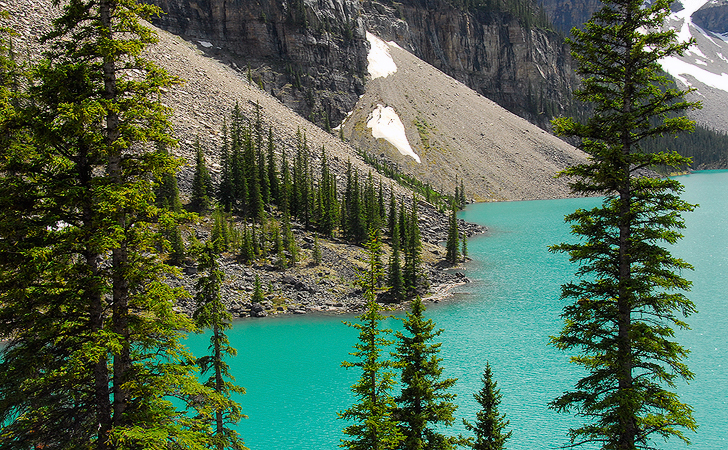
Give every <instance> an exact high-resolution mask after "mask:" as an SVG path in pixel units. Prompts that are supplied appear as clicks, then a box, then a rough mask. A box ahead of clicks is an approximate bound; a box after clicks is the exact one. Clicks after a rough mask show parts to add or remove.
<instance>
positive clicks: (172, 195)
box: [154, 146, 182, 213]
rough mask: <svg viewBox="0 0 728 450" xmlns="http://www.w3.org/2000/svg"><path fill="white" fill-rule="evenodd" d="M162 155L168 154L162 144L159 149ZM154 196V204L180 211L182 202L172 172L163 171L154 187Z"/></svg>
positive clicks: (176, 211)
mask: <svg viewBox="0 0 728 450" xmlns="http://www.w3.org/2000/svg"><path fill="white" fill-rule="evenodd" d="M159 152H160V153H162V155H164V156H163V157H166V156H167V155H168V152H167V149H166V147H164V146H162V147H161V149H160V150H159ZM154 197H155V199H156V205H157V207H158V208H161V209H168V210H170V211H172V212H175V213H179V212H181V211H182V202H181V201H180V198H179V187H178V186H177V177H176V176H175V174H174V173H172V172H165V173H164V174H163V175H162V176H161V178H160V179H159V180H158V181H157V184H156V187H155V189H154Z"/></svg>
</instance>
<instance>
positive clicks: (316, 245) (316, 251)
mask: <svg viewBox="0 0 728 450" xmlns="http://www.w3.org/2000/svg"><path fill="white" fill-rule="evenodd" d="M312 257H313V263H314V264H315V265H317V266H318V265H319V264H321V261H322V258H323V256H322V254H321V242H320V241H319V238H318V236H314V237H313V254H312Z"/></svg>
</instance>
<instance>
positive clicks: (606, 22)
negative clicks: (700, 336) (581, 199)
mask: <svg viewBox="0 0 728 450" xmlns="http://www.w3.org/2000/svg"><path fill="white" fill-rule="evenodd" d="M669 13H670V2H669V1H667V0H658V1H655V2H652V3H651V4H649V5H645V4H644V3H640V2H632V1H629V2H628V1H625V0H615V1H610V2H605V3H604V7H603V8H602V9H601V10H600V11H598V12H596V13H595V14H594V15H593V17H592V19H591V20H590V21H589V22H588V23H587V24H586V25H585V27H584V28H583V29H581V30H579V29H574V30H573V34H574V38H573V39H571V40H570V44H571V48H572V54H573V56H574V58H575V60H576V61H577V62H578V69H577V70H578V73H579V74H581V75H582V77H583V88H582V89H581V90H580V91H579V92H578V93H577V97H578V98H579V99H580V100H582V101H588V102H592V103H593V104H594V113H593V116H592V117H590V118H588V119H587V120H586V122H585V123H579V122H576V121H575V120H573V119H570V118H560V119H558V120H556V121H554V125H555V131H556V132H557V134H560V135H564V136H574V137H578V138H580V139H581V148H582V149H583V150H584V151H585V152H586V153H587V154H588V155H589V159H588V161H587V162H586V163H584V164H581V165H578V166H574V167H571V168H568V169H566V170H565V171H564V172H563V173H562V176H568V177H571V182H570V186H571V188H572V190H573V191H574V192H575V193H577V194H580V195H590V196H594V195H599V196H602V202H601V205H600V206H597V207H595V208H592V209H589V210H582V209H579V210H577V211H575V212H574V213H572V214H569V215H567V216H566V220H567V221H569V222H572V224H573V225H572V232H573V233H574V234H576V235H578V236H579V237H580V242H579V243H577V244H566V243H564V244H560V245H557V246H554V247H553V248H552V250H553V251H562V252H566V253H568V254H569V256H570V258H571V261H573V262H575V263H578V264H579V269H578V271H577V276H578V279H579V281H576V282H571V283H567V284H565V285H563V286H562V298H564V299H573V300H574V303H573V304H572V305H569V306H566V307H565V308H564V312H563V314H562V316H563V317H564V320H565V324H564V328H563V330H562V331H561V333H560V334H559V335H558V336H556V337H554V338H552V342H553V343H554V344H555V345H556V346H557V347H558V348H559V349H562V350H577V351H580V352H581V353H580V354H579V355H578V356H573V357H572V361H574V362H575V363H576V364H578V365H580V366H582V367H583V368H584V369H585V370H586V371H587V374H586V375H585V376H584V377H583V378H582V379H581V380H579V381H578V382H577V384H576V386H575V388H574V389H573V390H572V391H569V392H566V393H565V394H563V395H562V396H560V397H559V398H557V399H556V400H554V401H553V402H552V404H551V406H552V407H553V408H554V409H556V410H558V411H563V412H569V411H575V412H576V413H577V414H578V415H579V416H580V417H583V418H584V419H585V421H586V423H584V424H583V425H582V426H580V427H578V428H575V429H572V430H571V431H570V439H571V442H572V443H582V442H595V443H597V444H599V445H600V446H601V448H604V449H607V448H609V449H636V448H648V447H650V448H651V447H652V446H653V444H652V439H654V438H656V437H664V438H668V437H671V436H676V437H678V438H680V439H683V440H686V441H687V440H688V439H687V437H686V436H685V435H684V434H683V429H687V430H695V428H696V424H695V420H694V419H693V417H692V412H691V408H690V407H689V406H688V405H686V404H684V403H682V402H680V401H679V399H678V397H677V395H676V394H675V393H674V392H670V391H669V390H667V389H666V388H665V385H666V386H667V387H673V386H674V383H675V381H676V380H680V379H683V380H690V379H691V378H692V376H693V374H692V373H691V372H690V370H689V369H688V367H687V365H686V364H685V363H684V362H683V360H684V358H685V357H686V355H687V353H688V351H687V350H686V349H685V348H684V347H682V346H681V345H680V344H678V343H677V342H675V341H674V339H673V334H674V331H673V329H672V327H673V326H674V327H677V328H687V324H686V323H685V322H684V320H683V317H685V316H687V315H689V314H691V313H693V312H694V311H695V306H694V305H693V303H692V302H691V301H690V300H689V299H687V298H686V297H685V295H684V293H683V292H684V291H686V290H688V289H689V288H690V282H689V281H687V280H686V279H684V278H683V277H682V276H681V274H680V272H681V271H682V270H684V269H689V268H690V265H689V264H688V263H686V262H685V261H683V260H681V259H679V258H675V257H673V256H672V255H671V254H670V252H669V251H668V250H667V249H666V248H665V247H663V245H667V244H674V243H675V242H676V241H677V240H678V239H679V238H680V237H681V234H680V229H682V228H684V222H683V220H682V218H681V217H680V214H681V213H682V212H685V211H691V210H692V209H693V208H694V206H693V205H690V204H688V203H686V202H685V201H683V200H681V199H680V197H679V194H680V192H681V191H682V186H681V185H680V183H679V181H677V180H674V179H657V178H649V177H644V176H641V175H640V174H639V172H637V171H639V170H640V169H642V168H644V167H649V166H667V167H679V166H681V165H683V164H687V163H689V161H688V160H686V159H685V158H683V157H681V156H679V155H677V154H676V153H657V154H648V153H645V152H644V151H643V150H642V142H644V141H646V140H648V139H650V138H652V137H654V136H659V135H663V134H674V133H677V132H680V131H682V130H687V129H691V128H692V123H691V122H690V121H689V120H688V119H687V118H686V117H684V116H679V114H681V113H683V112H684V111H685V110H687V109H691V108H694V107H696V106H698V105H697V104H695V103H690V102H686V101H684V100H683V95H684V94H685V92H683V91H680V90H677V89H675V88H670V87H668V86H669V84H668V81H667V80H666V78H665V77H664V76H661V75H660V73H661V68H660V66H659V64H658V61H659V60H660V59H662V58H665V57H669V56H673V55H678V54H681V53H683V52H684V51H685V50H686V49H687V48H688V46H689V45H690V43H689V42H688V43H678V41H677V35H676V31H675V30H673V29H667V28H665V27H664V26H663V25H664V20H665V17H666V16H667V15H668V14H669Z"/></svg>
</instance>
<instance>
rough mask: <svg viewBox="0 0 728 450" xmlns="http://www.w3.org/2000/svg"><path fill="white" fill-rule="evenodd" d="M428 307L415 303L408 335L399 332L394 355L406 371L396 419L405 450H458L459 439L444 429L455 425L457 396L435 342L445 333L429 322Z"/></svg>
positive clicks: (407, 321)
mask: <svg viewBox="0 0 728 450" xmlns="http://www.w3.org/2000/svg"><path fill="white" fill-rule="evenodd" d="M424 313H425V306H424V305H423V304H422V300H420V298H419V296H418V297H415V299H414V300H413V301H412V306H411V310H410V312H408V313H407V317H406V318H405V319H404V330H405V332H406V333H402V332H397V333H396V336H397V340H398V343H397V352H396V353H393V356H394V357H395V358H396V361H397V366H398V367H399V368H400V369H401V370H402V383H401V384H402V391H401V394H400V395H399V397H398V398H397V400H396V402H397V410H396V413H395V416H396V417H397V419H398V420H399V422H400V430H401V431H402V434H403V435H404V436H405V440H404V442H403V444H402V447H401V448H405V449H432V450H435V449H437V450H446V449H453V448H455V439H454V438H452V437H447V436H445V435H443V434H442V433H441V432H440V430H441V427H442V426H450V425H452V424H453V422H455V417H454V415H453V414H454V412H455V410H456V409H457V406H455V404H454V403H453V400H454V399H455V394H451V393H448V392H447V391H448V389H450V388H451V387H452V386H453V385H454V384H455V381H456V380H455V379H454V378H445V379H443V378H442V366H441V365H440V363H441V362H442V358H440V357H438V354H439V353H440V346H441V345H442V344H440V343H434V342H433V340H434V339H435V338H436V337H437V336H439V335H440V333H442V331H443V330H442V329H438V330H436V329H435V323H434V322H433V321H432V319H425V316H424Z"/></svg>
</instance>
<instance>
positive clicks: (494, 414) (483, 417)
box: [463, 363, 513, 450]
mask: <svg viewBox="0 0 728 450" xmlns="http://www.w3.org/2000/svg"><path fill="white" fill-rule="evenodd" d="M481 380H482V381H483V387H482V389H481V390H480V391H479V392H476V393H475V394H473V397H474V398H475V401H476V402H478V404H479V405H480V408H481V409H480V411H478V412H477V413H475V423H474V424H472V423H470V422H468V421H467V420H465V419H463V424H464V425H465V428H466V429H467V430H468V431H471V432H473V433H474V434H475V438H474V439H473V438H470V439H468V446H469V447H470V448H472V449H474V450H503V449H505V443H506V441H507V440H508V439H510V437H511V434H512V433H513V432H512V431H508V432H507V433H506V432H505V429H506V427H507V426H508V424H509V423H510V421H508V420H506V415H505V414H500V412H499V411H498V405H500V402H501V399H502V398H503V396H502V395H501V393H500V390H499V389H498V383H496V382H495V381H494V380H493V374H492V372H491V370H490V364H488V363H486V364H485V371H484V372H483V377H482V378H481Z"/></svg>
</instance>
